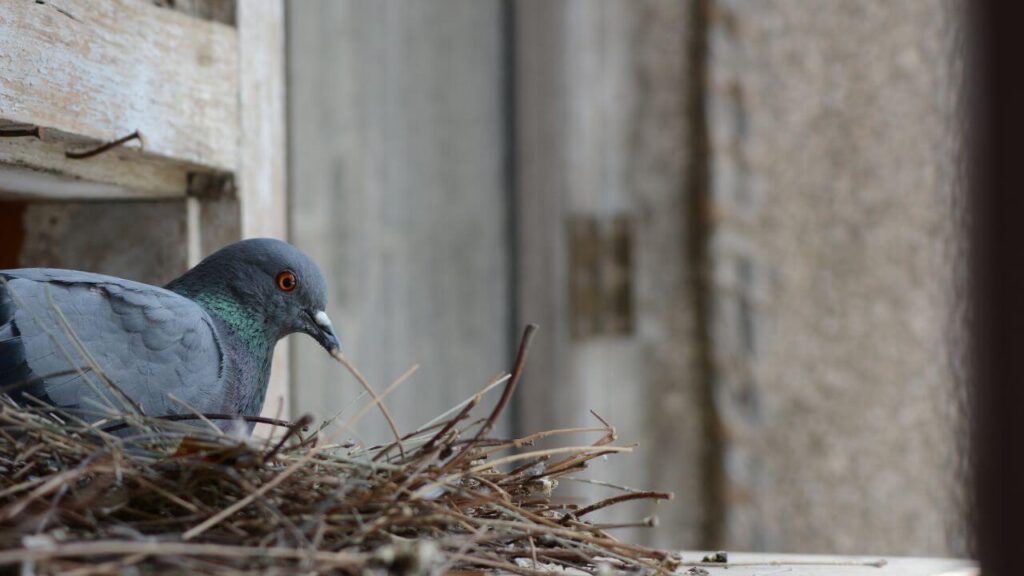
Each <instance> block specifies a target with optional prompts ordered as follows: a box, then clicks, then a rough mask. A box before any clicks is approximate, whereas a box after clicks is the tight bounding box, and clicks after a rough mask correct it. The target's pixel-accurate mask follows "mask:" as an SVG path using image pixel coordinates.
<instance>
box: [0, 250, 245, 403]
mask: <svg viewBox="0 0 1024 576" xmlns="http://www.w3.org/2000/svg"><path fill="white" fill-rule="evenodd" d="M0 280H2V282H0V390H3V391H7V392H11V393H13V394H15V395H18V394H20V393H28V394H31V395H33V396H36V397H38V398H41V399H43V400H45V401H47V402H49V403H51V404H54V405H57V406H63V407H66V408H70V409H75V410H79V411H81V413H82V414H83V415H84V416H86V419H87V420H95V419H98V418H99V417H100V413H101V412H104V411H109V410H111V409H113V410H116V411H118V412H124V411H126V410H127V409H128V406H129V405H130V404H129V403H128V402H127V400H126V399H125V396H127V397H128V398H130V399H131V401H132V402H134V403H135V404H137V405H139V406H141V407H142V409H143V411H144V412H145V413H146V414H148V415H150V416H161V415H166V414H176V413H183V412H188V411H189V408H187V407H185V406H184V405H182V403H180V402H175V401H174V400H172V399H171V398H170V396H169V395H173V396H174V397H175V398H178V399H180V400H181V401H183V402H184V403H186V404H188V405H189V406H191V407H193V408H195V409H196V410H199V411H200V412H221V411H223V410H224V408H225V406H224V403H225V397H226V390H225V386H224V380H225V378H224V356H223V351H222V349H221V346H220V343H219V341H218V338H217V333H216V331H215V330H214V327H213V323H212V322H211V320H210V317H209V316H208V315H207V314H206V312H205V311H204V310H203V309H202V308H200V307H199V306H198V305H197V304H196V303H195V302H193V301H191V300H189V299H187V298H184V297H182V296H180V295H178V294H175V293H174V292H170V291H168V290H164V289H162V288H157V287H154V286H149V285H146V284H140V283H137V282H131V281H128V280H122V279H120V278H114V277H110V276H103V275H99V274H89V273H86V272H74V271H69V270H53V269H42V268H36V269H23V270H8V271H0Z"/></svg>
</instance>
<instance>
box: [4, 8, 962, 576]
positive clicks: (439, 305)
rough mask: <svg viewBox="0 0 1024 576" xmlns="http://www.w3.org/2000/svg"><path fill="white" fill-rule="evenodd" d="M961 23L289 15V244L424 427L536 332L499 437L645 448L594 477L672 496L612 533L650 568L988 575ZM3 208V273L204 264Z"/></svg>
mask: <svg viewBox="0 0 1024 576" xmlns="http://www.w3.org/2000/svg"><path fill="white" fill-rule="evenodd" d="M158 3H161V4H164V3H165V2H158ZM170 5H172V6H173V7H174V8H175V9H180V10H184V11H186V12H188V11H191V12H196V15H199V16H202V17H204V18H212V19H217V20H224V22H230V20H231V19H232V18H233V15H232V13H233V2H232V1H230V0H208V1H202V0H188V1H187V2H185V1H179V2H172V3H170ZM962 10H963V4H962V3H961V2H956V1H952V0H901V1H894V0H857V1H845V2H841V1H839V0H836V1H830V0H745V1H743V0H415V1H413V0H302V1H293V2H288V3H287V11H288V13H287V48H288V63H287V69H288V86H287V88H288V109H289V110H288V151H289V152H288V157H289V158H288V160H289V166H290V182H289V184H290V186H289V188H290V195H291V196H290V202H289V210H290V213H289V215H288V216H289V220H290V229H291V236H292V240H293V241H294V242H295V243H296V244H298V245H299V246H300V247H301V248H302V249H304V250H306V251H307V252H308V253H310V254H311V255H312V256H313V257H314V258H315V259H316V260H317V261H319V262H321V263H322V265H323V268H324V270H325V272H326V273H327V274H328V276H329V281H330V284H331V286H332V294H331V302H332V307H331V315H332V317H334V318H335V321H336V323H337V324H338V326H339V331H340V333H341V336H342V339H343V343H344V345H345V347H346V351H347V354H348V356H349V357H350V358H352V359H353V360H354V361H355V362H356V364H357V365H358V366H359V367H360V368H361V369H362V370H364V371H365V372H366V373H367V375H368V376H369V378H370V379H371V380H372V381H373V382H375V383H377V385H378V386H383V385H385V384H386V383H387V382H390V381H391V380H392V379H393V378H395V377H396V376H397V375H399V374H400V373H402V372H403V371H404V370H406V369H407V368H409V367H410V366H411V365H412V364H415V363H419V364H421V369H420V371H419V373H418V374H417V375H416V376H415V377H414V378H413V380H412V381H411V382H410V383H408V384H406V385H404V386H403V387H402V388H400V389H399V390H398V392H397V393H396V394H395V395H394V396H393V397H391V398H390V399H389V400H388V404H389V405H390V406H391V409H392V411H393V412H394V414H395V416H396V419H397V420H398V421H399V422H400V423H402V424H403V425H406V426H408V427H411V426H414V425H416V424H419V423H421V422H423V421H426V420H428V419H430V418H432V417H433V416H435V415H437V414H438V413H439V412H441V411H442V410H444V409H446V408H449V407H450V406H452V405H453V404H455V403H456V402H458V401H460V400H461V399H463V398H465V397H467V396H469V395H471V394H473V393H474V392H476V389H478V388H479V387H480V386H481V385H483V384H484V383H486V382H487V381H488V380H489V379H490V378H492V377H493V376H494V375H495V374H496V373H498V372H500V371H502V370H507V369H508V368H509V365H510V363H511V357H512V353H513V347H514V345H515V342H516V339H517V337H518V333H519V331H520V330H521V328H522V326H523V325H524V324H525V323H527V322H535V323H538V324H540V325H541V332H540V334H539V337H538V339H537V341H536V343H535V346H534V348H532V352H531V357H530V363H529V368H528V372H527V374H526V377H525V379H524V381H523V382H522V387H521V388H520V394H519V395H518V398H517V399H516V405H515V406H513V409H512V411H511V413H510V414H509V415H508V417H507V418H506V419H505V420H504V422H503V423H502V426H503V427H502V428H501V429H500V430H498V434H502V435H511V434H525V433H529V431H537V430H540V429H543V428H553V427H567V426H578V425H593V424H594V423H596V420H595V418H594V417H593V416H592V415H591V414H590V410H594V411H595V412H596V413H597V414H599V415H600V416H601V417H603V418H606V419H607V420H609V421H610V422H611V423H613V424H614V425H615V426H616V428H617V430H618V436H620V438H621V439H622V441H624V442H627V443H629V442H634V441H636V442H639V443H640V447H639V449H638V451H637V452H636V453H635V454H633V455H632V456H629V457H626V458H616V459H615V460H613V461H610V462H608V463H607V464H603V463H598V464H597V465H596V466H595V467H594V469H592V470H589V471H587V472H584V474H581V475H580V476H581V477H582V478H589V477H594V478H601V479H603V480H606V481H610V482H614V483H618V484H627V485H629V486H633V487H643V488H654V489H660V490H671V491H674V492H675V493H676V498H675V500H673V501H671V502H662V503H660V504H658V505H657V506H653V505H651V504H647V503H644V504H637V505H636V506H635V507H634V508H633V509H630V510H625V509H624V510H623V511H622V513H621V515H620V516H618V517H610V518H609V517H605V520H607V521H629V520H636V519H640V518H643V517H645V516H649V515H652V513H656V515H657V517H658V518H659V520H660V523H662V527H660V528H659V529H658V530H655V531H650V530H644V531H640V530H637V531H633V532H629V533H626V534H624V537H628V538H631V539H634V540H639V541H645V542H649V543H653V544H657V545H662V546H670V547H722V548H730V549H770V550H775V551H816V552H837V553H844V552H845V553H870V554H873V553H902V554H939V556H943V554H963V553H965V536H964V523H963V521H962V516H963V504H962V494H961V490H959V487H961V485H962V477H963V474H962V469H961V461H962V460H963V452H962V451H959V450H958V449H959V448H961V447H962V446H963V444H964V442H963V441H962V438H963V434H962V433H963V417H962V416H963V414H962V404H963V403H962V402H961V400H959V398H961V394H959V392H958V390H959V388H958V387H957V382H956V378H955V375H956V374H957V371H958V366H957V365H956V360H957V359H958V358H961V355H962V349H961V347H962V332H961V330H959V329H958V324H957V322H958V319H957V314H958V311H959V307H961V303H962V301H961V300H959V299H958V294H957V291H956V289H955V286H957V284H958V282H959V281H961V279H959V278H958V276H957V275H958V271H962V270H963V262H962V253H963V250H962V247H961V242H959V241H961V235H959V232H958V228H957V223H958V221H959V218H961V216H959V215H958V213H957V207H958V206H959V205H961V204H959V202H961V200H958V199H957V195H956V194H955V192H956V184H957V182H958V178H959V170H958V166H959V163H958V154H957V145H958V142H959V140H961V135H959V133H958V131H957V106H958V104H957V102H958V90H957V87H958V86H959V82H961V80H959V77H961V72H959V67H961V66H962V64H963V63H962V56H961V50H962V48H963V47H962V45H961V44H962V39H961V36H962V32H961V31H962V14H961V12H962ZM7 200H9V199H7ZM7 200H5V202H4V203H3V207H2V208H3V209H2V210H0V268H9V266H16V265H50V266H70V268H77V269H85V270H93V271H96V272H104V273H111V274H116V275H120V276H125V277H129V278H133V279H136V280H142V281H146V282H153V283H164V282H166V281H167V280H169V279H170V278H173V277H174V276H176V275H177V274H179V273H180V272H181V271H183V270H184V269H185V266H186V265H187V262H188V259H189V257H191V256H189V253H188V250H186V249H185V246H186V245H187V244H188V243H189V239H188V238H187V236H188V232H187V231H188V219H189V218H194V217H197V214H196V213H194V212H195V211H193V212H190V211H189V210H188V209H187V206H186V203H185V202H182V201H181V200H175V201H146V202H116V203H115V202H37V201H23V200H17V201H7ZM214 204H215V203H214ZM209 208H211V209H212V210H213V211H214V212H215V211H216V209H215V206H209ZM204 210H206V208H204ZM199 217H204V218H216V214H215V213H211V214H206V213H205V212H202V213H201V214H199ZM210 228H211V230H219V229H221V228H223V229H225V230H223V232H224V235H223V236H224V238H232V237H237V236H238V233H237V231H236V232H234V233H230V232H229V231H227V230H226V228H227V227H216V225H213V227H210ZM222 240H223V239H219V238H218V237H216V236H214V237H211V238H204V239H203V244H204V245H203V246H202V252H203V253H206V252H208V251H209V250H211V249H213V248H214V247H216V246H218V245H220V244H222V243H223V242H222ZM125 245H131V246H133V247H137V249H136V250H124V249H123V247H124V246H125ZM194 255H195V254H194ZM293 340H294V341H293V342H292V343H291V345H292V348H293V353H294V356H293V362H292V364H291V367H292V392H293V398H292V402H293V408H292V411H293V413H294V414H298V413H301V412H313V413H315V414H318V415H321V416H325V417H329V416H333V415H334V414H336V413H338V412H339V411H342V410H344V409H346V408H347V407H351V406H352V403H353V402H354V401H355V399H356V396H357V393H358V390H357V389H356V387H355V386H354V384H353V382H351V381H350V379H348V378H347V377H346V376H345V375H343V374H342V372H341V371H340V370H339V369H338V367H337V366H336V365H334V364H333V363H331V362H330V360H329V359H328V358H326V356H325V355H324V354H323V353H322V351H318V349H316V348H315V344H313V343H312V342H311V341H310V340H308V338H294V339H293ZM365 424H366V425H360V427H359V430H358V434H359V435H360V436H362V437H364V438H365V439H367V440H368V441H373V440H383V439H385V438H386V434H387V431H386V429H385V427H384V426H383V425H382V424H381V423H380V422H376V421H372V419H371V418H368V419H367V420H365ZM578 440H580V441H581V442H583V441H587V440H589V438H588V437H583V438H580V439H578ZM572 488H573V490H574V491H575V492H574V497H585V496H586V497H588V498H593V497H595V496H598V495H599V494H602V493H601V490H602V489H601V488H600V487H595V486H592V485H587V484H580V485H579V486H574V487H572Z"/></svg>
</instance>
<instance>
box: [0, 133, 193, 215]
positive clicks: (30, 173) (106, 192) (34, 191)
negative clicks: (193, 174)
mask: <svg viewBox="0 0 1024 576" xmlns="http://www.w3.org/2000/svg"><path fill="white" fill-rule="evenodd" d="M43 136H44V138H45V139H44V140H40V139H38V138H32V137H26V138H0V197H2V196H8V195H22V196H27V197H30V198H40V199H46V200H56V199H80V200H115V199H126V200H134V199H159V198H176V197H183V196H184V195H185V191H186V188H187V187H188V173H189V171H192V170H200V169H201V168H200V167H196V166H193V165H189V164H182V163H175V162H173V161H171V160H167V159H164V158H154V157H152V156H147V155H145V154H142V153H141V152H140V150H139V148H138V144H137V143H132V144H130V145H128V146H125V147H121V148H117V149H114V150H111V151H109V152H106V153H104V154H100V155H98V156H94V157H92V158H89V159H87V160H74V159H71V158H67V157H66V156H65V155H64V152H65V151H66V150H68V149H69V142H68V141H67V140H65V139H56V140H55V139H51V138H50V136H48V135H46V133H45V132H44V134H43ZM79 148H81V146H75V148H74V149H76V150H77V149H79Z"/></svg>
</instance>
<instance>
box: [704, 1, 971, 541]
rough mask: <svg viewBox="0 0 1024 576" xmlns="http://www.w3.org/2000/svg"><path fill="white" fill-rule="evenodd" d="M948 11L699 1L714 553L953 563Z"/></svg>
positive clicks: (883, 4)
mask: <svg viewBox="0 0 1024 576" xmlns="http://www.w3.org/2000/svg"><path fill="white" fill-rule="evenodd" d="M957 14H958V13H957V12H956V11H955V5H952V4H949V3H943V2H938V1H917V2H890V1H887V0H873V1H871V0H869V1H858V2H807V1H804V0H773V1H761V2H743V1H738V0H719V1H716V2H714V3H713V11H712V20H711V25H710V28H709V33H710V36H709V38H710V55H709V71H710V83H709V87H710V88H709V95H708V96H709V103H710V108H709V116H708V118H709V126H710V133H711V160H710V162H711V167H712V171H711V196H712V200H713V213H714V224H713V227H712V236H711V242H712V245H711V259H712V261H713V287H712V288H713V292H714V294H715V296H714V307H713V313H712V330H713V342H714V346H713V347H714V350H715V380H714V385H715V395H716V400H717V402H716V405H717V408H718V411H719V414H720V417H721V420H722V422H723V425H724V427H725V431H726V432H725V438H726V442H725V445H724V446H723V458H724V470H725V474H726V482H727V494H728V501H727V503H726V515H725V520H726V526H725V536H726V542H728V543H729V545H730V546H735V547H739V548H755V549H771V550H785V551H815V552H821V551H830V552H838V553H900V554H949V553H962V552H963V548H962V542H963V524H962V521H961V519H960V517H959V514H960V512H961V510H960V509H958V507H957V502H958V496H957V486H958V482H959V480H960V478H959V477H958V466H957V464H958V457H957V452H956V448H957V447H959V446H960V445H961V444H962V443H960V442H958V441H957V438H956V434H957V433H958V432H960V431H961V428H960V427H959V420H958V414H959V413H958V411H957V408H958V406H957V400H956V398H957V397H958V396H957V395H956V394H955V382H954V379H953V371H952V370H951V363H950V362H951V358H955V357H956V356H958V353H957V351H955V350H953V349H951V346H952V344H951V343H952V342H953V341H954V336H955V326H953V325H952V324H951V321H952V319H953V316H952V310H953V309H954V304H955V301H954V297H955V294H954V289H953V287H954V285H955V279H954V276H953V271H954V265H953V258H954V256H955V255H956V254H958V252H957V250H956V243H957V241H958V237H959V236H958V233H957V230H956V229H955V225H954V222H955V221H956V219H955V218H954V212H953V210H954V188H953V186H954V183H955V182H956V180H957V166H958V164H957V162H956V161H955V145H956V143H957V139H958V136H957V134H956V132H955V130H954V127H955V122H954V120H955V117H956V109H955V105H956V91H955V86H956V81H957V77H956V68H955V64H956V58H955V50H956V47H957V39H958V36H957V24H958V19H957Z"/></svg>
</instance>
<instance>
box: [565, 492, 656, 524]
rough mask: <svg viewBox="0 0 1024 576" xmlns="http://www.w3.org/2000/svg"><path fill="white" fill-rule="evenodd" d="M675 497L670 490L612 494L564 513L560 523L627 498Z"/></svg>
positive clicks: (627, 499)
mask: <svg viewBox="0 0 1024 576" xmlns="http://www.w3.org/2000/svg"><path fill="white" fill-rule="evenodd" d="M675 497H676V496H675V494H673V493H671V492H653V491H648V492H633V493H630V494H619V495H618V496H612V497H611V498H606V499H604V500H601V501H600V502H595V503H594V504H591V505H590V506H587V507H586V508H581V509H579V510H576V511H575V512H572V513H570V514H566V515H565V517H564V518H562V524H568V523H569V521H570V520H571V519H573V518H577V519H578V518H582V517H583V516H586V515H587V514H590V513H591V512H596V511H597V510H600V509H602V508H607V507H609V506H612V505H615V504H618V503H619V502H627V501H629V500H672V499H673V498H675Z"/></svg>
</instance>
